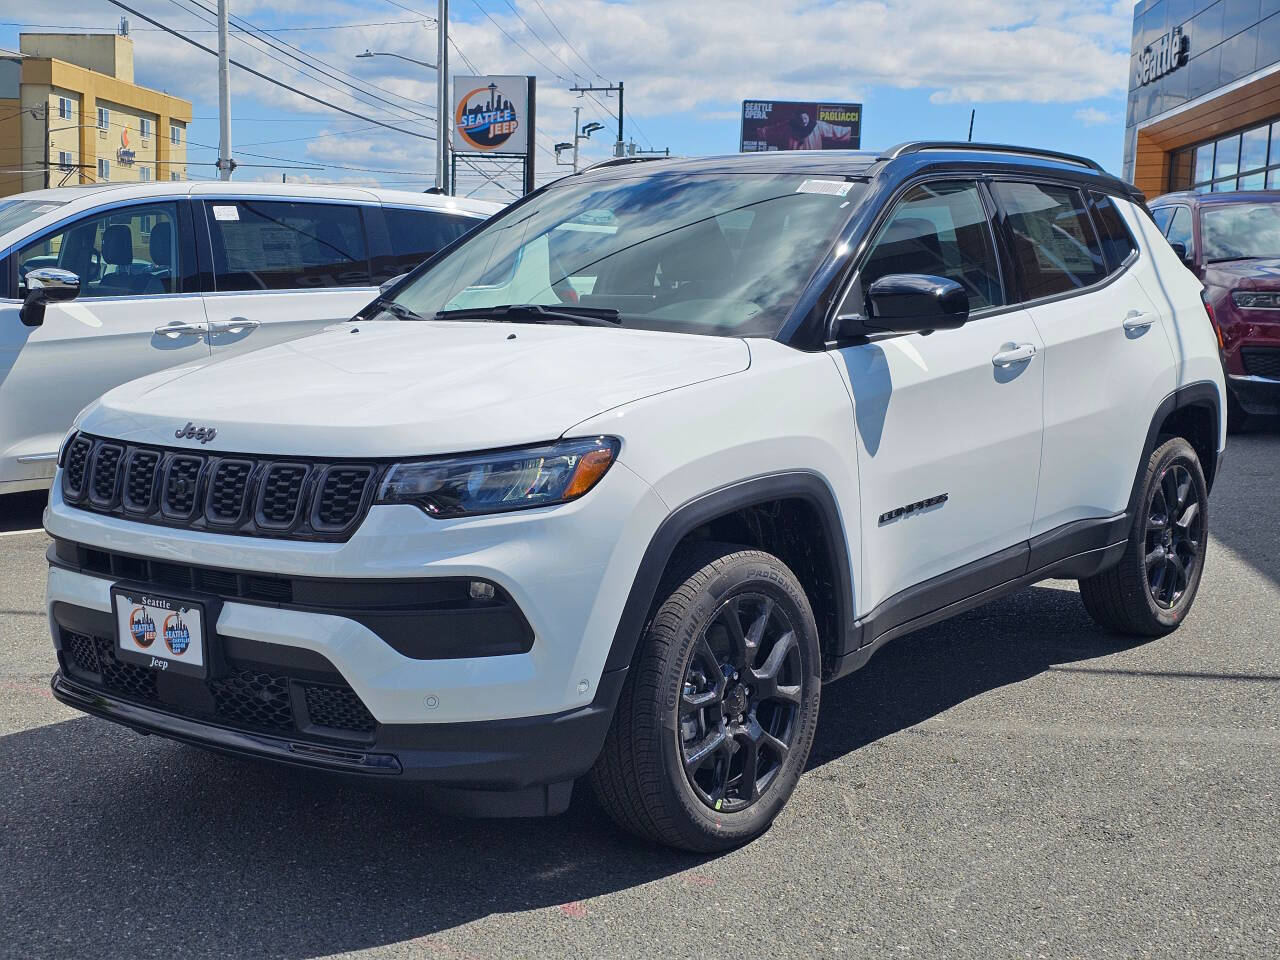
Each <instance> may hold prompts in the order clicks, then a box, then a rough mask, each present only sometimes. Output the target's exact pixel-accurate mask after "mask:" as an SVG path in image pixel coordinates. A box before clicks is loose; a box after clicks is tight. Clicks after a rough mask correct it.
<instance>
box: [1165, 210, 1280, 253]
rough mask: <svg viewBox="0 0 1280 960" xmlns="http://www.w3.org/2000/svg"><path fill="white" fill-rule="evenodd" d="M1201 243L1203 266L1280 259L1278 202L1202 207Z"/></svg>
mask: <svg viewBox="0 0 1280 960" xmlns="http://www.w3.org/2000/svg"><path fill="white" fill-rule="evenodd" d="M1172 232H1173V231H1172V230H1170V234H1171V235H1170V237H1169V239H1170V241H1172V240H1173V236H1172ZM1200 240H1201V242H1202V243H1203V244H1204V259H1205V262H1206V263H1214V262H1218V261H1224V260H1257V259H1270V258H1272V257H1280V203H1233V204H1229V205H1227V204H1224V205H1222V206H1218V205H1216V204H1215V205H1213V206H1209V207H1203V208H1201V210H1200Z"/></svg>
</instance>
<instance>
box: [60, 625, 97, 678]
mask: <svg viewBox="0 0 1280 960" xmlns="http://www.w3.org/2000/svg"><path fill="white" fill-rule="evenodd" d="M62 651H63V653H65V654H66V656H67V659H68V660H70V661H71V663H72V664H74V665H75V667H76V669H78V670H80V671H82V672H84V673H98V672H99V670H98V645H97V643H95V642H94V639H93V637H90V636H88V635H86V634H83V633H72V632H71V631H65V632H64V633H63V634H62Z"/></svg>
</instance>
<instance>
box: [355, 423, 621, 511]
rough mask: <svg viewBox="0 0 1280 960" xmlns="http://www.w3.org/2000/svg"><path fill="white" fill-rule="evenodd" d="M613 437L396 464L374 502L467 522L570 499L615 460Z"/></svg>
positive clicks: (586, 488)
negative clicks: (477, 516)
mask: <svg viewBox="0 0 1280 960" xmlns="http://www.w3.org/2000/svg"><path fill="white" fill-rule="evenodd" d="M618 447H619V442H618V440H617V439H616V438H614V437H592V438H590V439H584V440H562V441H559V442H558V443H548V444H544V445H541V446H537V447H525V448H523V449H520V450H500V451H497V452H494V453H478V454H470V455H468V456H462V457H440V458H435V459H430V460H417V461H413V462H411V463H397V464H395V465H394V466H393V467H392V468H391V469H390V470H389V471H387V476H386V479H384V480H383V481H382V485H381V486H380V487H379V488H378V500H377V502H378V503H411V504H413V505H414V506H417V507H421V508H422V510H423V511H425V512H426V513H428V514H430V515H431V516H433V517H467V516H473V515H475V514H479V513H500V512H503V511H506V510H521V509H524V508H526V507H545V506H550V505H551V504H555V503H565V502H566V501H569V500H576V499H577V498H578V497H580V496H582V495H583V494H584V493H586V492H587V491H588V490H590V489H591V488H592V487H594V486H595V485H596V484H597V483H598V482H599V480H600V478H601V477H603V476H604V475H605V472H606V471H607V470H608V469H609V467H610V466H612V465H613V461H614V459H615V458H616V457H617V455H618Z"/></svg>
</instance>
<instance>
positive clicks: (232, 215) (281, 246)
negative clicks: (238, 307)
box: [205, 200, 370, 290]
mask: <svg viewBox="0 0 1280 960" xmlns="http://www.w3.org/2000/svg"><path fill="white" fill-rule="evenodd" d="M205 208H206V210H207V213H208V221H209V234H210V237H211V239H212V241H213V263H214V274H215V278H216V279H215V282H216V285H217V289H218V290H297V289H302V290H309V289H323V288H326V287H360V286H369V285H370V279H369V261H368V257H367V254H366V252H365V240H364V224H363V221H362V219H361V216H360V208H359V207H357V206H355V205H353V204H328V203H291V202H288V201H279V200H226V201H222V200H212V201H206V203H205Z"/></svg>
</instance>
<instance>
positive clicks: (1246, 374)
mask: <svg viewBox="0 0 1280 960" xmlns="http://www.w3.org/2000/svg"><path fill="white" fill-rule="evenodd" d="M1151 214H1152V216H1153V217H1155V221H1156V224H1157V226H1159V227H1160V229H1161V231H1162V232H1163V233H1164V235H1165V237H1166V238H1167V239H1168V241H1169V243H1170V245H1171V246H1172V247H1173V248H1174V249H1175V250H1176V251H1177V252H1178V253H1179V254H1181V255H1182V258H1183V261H1184V262H1185V263H1186V265H1187V267H1188V268H1190V270H1191V271H1192V272H1193V273H1195V275H1196V276H1197V277H1199V278H1200V280H1201V282H1202V283H1204V286H1205V291H1204V295H1205V301H1206V303H1208V305H1209V310H1210V313H1211V314H1212V316H1213V319H1214V326H1215V327H1216V328H1217V331H1218V342H1219V344H1220V345H1221V347H1222V366H1223V369H1224V371H1225V372H1226V375H1227V399H1228V410H1229V420H1228V422H1229V424H1230V425H1231V427H1232V428H1233V429H1239V428H1240V426H1241V425H1242V424H1243V422H1244V420H1245V418H1246V417H1247V416H1248V415H1249V414H1271V415H1274V414H1280V191H1249V192H1239V193H1207V194H1206V193H1167V194H1165V195H1164V196H1161V197H1157V198H1156V199H1155V200H1152V201H1151Z"/></svg>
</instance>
